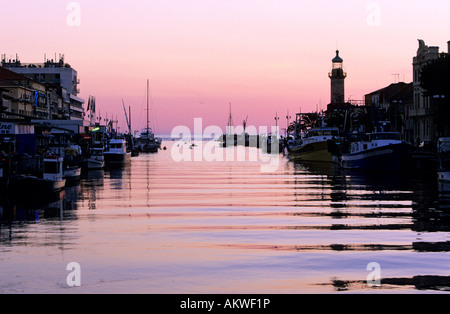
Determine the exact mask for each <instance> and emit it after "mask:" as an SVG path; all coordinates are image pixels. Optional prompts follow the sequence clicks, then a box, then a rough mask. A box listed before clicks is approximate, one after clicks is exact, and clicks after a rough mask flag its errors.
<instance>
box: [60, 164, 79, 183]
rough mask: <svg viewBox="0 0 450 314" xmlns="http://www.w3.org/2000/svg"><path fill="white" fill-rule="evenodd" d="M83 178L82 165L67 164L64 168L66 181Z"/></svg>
mask: <svg viewBox="0 0 450 314" xmlns="http://www.w3.org/2000/svg"><path fill="white" fill-rule="evenodd" d="M80 178H81V167H80V166H75V165H73V166H67V167H65V168H64V179H66V181H77V180H79V179H80Z"/></svg>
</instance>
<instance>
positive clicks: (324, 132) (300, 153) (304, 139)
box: [288, 126, 339, 162]
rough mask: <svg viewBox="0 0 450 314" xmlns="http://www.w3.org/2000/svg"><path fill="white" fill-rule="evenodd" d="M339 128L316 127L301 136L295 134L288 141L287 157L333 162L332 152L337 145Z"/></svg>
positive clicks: (299, 159) (308, 160) (334, 157)
mask: <svg viewBox="0 0 450 314" xmlns="http://www.w3.org/2000/svg"><path fill="white" fill-rule="evenodd" d="M338 138H339V129H338V128H335V127H326V126H324V127H318V128H312V129H309V130H308V131H306V132H305V133H304V134H303V136H300V135H299V136H296V137H295V138H294V139H293V140H291V141H290V142H289V143H288V154H289V158H290V159H292V160H298V161H307V162H316V161H317V162H333V161H334V160H335V159H336V156H335V155H334V154H333V153H332V151H333V148H334V146H336V145H337V142H338Z"/></svg>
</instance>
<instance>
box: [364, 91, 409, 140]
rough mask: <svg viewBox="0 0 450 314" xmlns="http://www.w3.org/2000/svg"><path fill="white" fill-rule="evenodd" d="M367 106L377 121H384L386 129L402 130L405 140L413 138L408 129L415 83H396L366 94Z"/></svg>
mask: <svg viewBox="0 0 450 314" xmlns="http://www.w3.org/2000/svg"><path fill="white" fill-rule="evenodd" d="M365 103H366V106H370V109H371V110H370V112H371V114H372V115H373V118H374V120H375V121H378V122H382V124H383V123H384V125H385V129H386V131H394V132H400V134H402V137H403V139H404V140H405V141H407V142H410V143H411V141H412V140H413V136H412V134H411V131H410V130H409V129H407V125H406V114H407V109H408V108H409V107H411V105H412V104H413V83H404V82H399V83H394V84H390V85H389V86H387V87H384V88H381V89H379V90H376V91H374V92H371V93H370V94H367V95H365Z"/></svg>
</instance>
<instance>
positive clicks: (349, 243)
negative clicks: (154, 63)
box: [0, 142, 450, 294]
mask: <svg viewBox="0 0 450 314" xmlns="http://www.w3.org/2000/svg"><path fill="white" fill-rule="evenodd" d="M163 145H167V147H168V149H167V150H165V151H160V152H159V153H158V154H148V155H145V154H141V155H140V156H139V157H136V158H133V159H132V162H131V164H129V165H127V166H125V167H124V168H121V169H105V170H102V171H90V172H87V173H85V174H83V177H82V179H81V180H80V182H79V183H77V184H75V185H73V186H70V187H68V188H66V191H65V193H64V194H63V195H61V199H58V200H56V201H53V202H51V203H48V204H31V205H28V206H24V205H17V204H13V203H11V202H3V204H2V205H0V220H1V224H0V293H3V294H5V293H165V294H166V293H167V294H172V293H199V294H203V293H213V294H214V293H221V294H227V293H251V294H253V293H270V294H278V293H280V294H281V293H283V294H285V293H286V294H291V293H346V292H347V293H348V292H350V293H438V292H448V291H450V263H449V261H450V207H449V205H450V197H447V196H446V193H445V191H442V190H440V189H439V186H438V182H437V181H436V179H435V177H434V176H433V175H429V176H426V175H425V176H423V175H418V174H414V173H409V174H402V175H397V174H383V173H378V174H371V175H369V174H362V173H357V172H356V173H355V172H343V171H342V170H341V169H339V168H336V167H334V166H333V165H328V164H295V163H293V162H290V161H288V160H287V159H286V157H284V156H282V155H280V160H279V167H278V169H277V170H276V171H274V172H261V161H256V162H255V161H215V162H208V161H205V160H203V161H192V162H188V161H182V162H175V161H174V160H173V158H172V156H171V147H172V145H173V142H165V143H163ZM220 149H222V148H220ZM230 149H233V148H227V149H226V150H230ZM449 195H450V194H449ZM24 197H25V196H24ZM71 262H76V263H78V264H79V265H80V267H81V268H80V269H81V276H80V278H81V286H79V287H70V286H69V285H68V283H67V280H66V279H67V277H68V275H69V273H70V270H67V265H68V264H69V263H71ZM370 263H376V264H375V265H378V266H379V268H377V270H378V271H379V274H380V276H381V279H380V281H379V282H378V283H379V284H376V285H374V284H373V281H369V279H370V278H375V277H370V276H371V274H372V271H373V269H371V268H368V265H369V264H370ZM371 265H374V264H371ZM368 269H369V270H368ZM369 277H370V278H369ZM369 283H370V284H369Z"/></svg>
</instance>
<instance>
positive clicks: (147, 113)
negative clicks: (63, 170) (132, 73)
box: [147, 80, 149, 133]
mask: <svg viewBox="0 0 450 314" xmlns="http://www.w3.org/2000/svg"><path fill="white" fill-rule="evenodd" d="M148 84H149V83H148V80H147V133H148V132H149V131H148V130H149V126H148V123H149V122H148V120H149V119H148Z"/></svg>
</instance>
